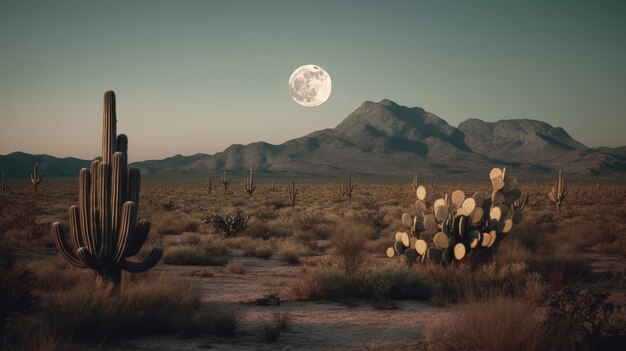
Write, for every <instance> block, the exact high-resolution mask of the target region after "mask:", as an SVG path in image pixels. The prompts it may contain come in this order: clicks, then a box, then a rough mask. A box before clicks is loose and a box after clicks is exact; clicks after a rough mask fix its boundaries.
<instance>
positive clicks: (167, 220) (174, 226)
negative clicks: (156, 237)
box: [150, 211, 201, 236]
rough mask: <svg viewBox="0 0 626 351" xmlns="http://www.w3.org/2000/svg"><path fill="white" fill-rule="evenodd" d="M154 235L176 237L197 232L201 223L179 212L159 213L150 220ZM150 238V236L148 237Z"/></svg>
mask: <svg viewBox="0 0 626 351" xmlns="http://www.w3.org/2000/svg"><path fill="white" fill-rule="evenodd" d="M150 223H151V224H152V227H153V228H155V229H154V231H155V232H156V234H160V235H178V234H182V233H186V232H195V231H197V230H198V227H199V226H200V224H201V222H200V221H199V220H198V219H196V218H193V217H191V216H189V215H188V214H186V213H184V212H181V211H167V212H160V213H158V214H157V215H153V216H152V217H151V219H150ZM150 236H152V235H150Z"/></svg>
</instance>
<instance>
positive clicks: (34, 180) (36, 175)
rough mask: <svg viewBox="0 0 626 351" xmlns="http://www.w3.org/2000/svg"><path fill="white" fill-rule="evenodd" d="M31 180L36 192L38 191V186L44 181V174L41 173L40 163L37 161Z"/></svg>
mask: <svg viewBox="0 0 626 351" xmlns="http://www.w3.org/2000/svg"><path fill="white" fill-rule="evenodd" d="M30 181H31V183H33V188H34V190H35V194H36V193H37V188H38V187H39V183H41V182H42V181H43V174H41V173H39V163H38V162H35V166H34V167H33V173H31V174H30Z"/></svg>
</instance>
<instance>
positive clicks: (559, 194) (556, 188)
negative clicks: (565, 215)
mask: <svg viewBox="0 0 626 351" xmlns="http://www.w3.org/2000/svg"><path fill="white" fill-rule="evenodd" d="M548 196H550V200H552V202H554V204H555V205H556V214H557V215H558V214H559V212H560V210H561V203H563V200H565V197H566V196H567V189H566V188H565V180H563V173H562V172H561V171H560V170H559V175H558V176H556V177H554V180H553V182H552V188H551V189H550V190H549V191H548Z"/></svg>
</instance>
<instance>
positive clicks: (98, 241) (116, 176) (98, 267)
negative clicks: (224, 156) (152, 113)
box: [52, 91, 163, 290]
mask: <svg viewBox="0 0 626 351" xmlns="http://www.w3.org/2000/svg"><path fill="white" fill-rule="evenodd" d="M116 122H117V121H116V114H115V94H114V93H113V91H107V92H106V93H105V94H104V123H103V131H102V161H97V160H96V161H93V162H92V163H91V167H90V169H86V168H83V169H81V171H80V178H79V203H78V205H74V206H72V207H70V209H69V217H70V232H71V243H70V242H68V241H67V240H66V238H65V233H64V230H63V227H62V226H61V224H60V223H59V222H55V223H53V224H52V233H53V236H54V239H55V244H56V246H57V249H58V250H59V252H60V253H61V254H62V256H63V257H65V258H66V259H67V260H68V261H69V262H70V263H72V264H73V265H75V266H77V267H80V268H90V269H93V270H94V271H95V275H96V286H99V287H102V286H105V285H112V286H113V288H114V290H117V289H118V288H119V285H120V283H121V271H122V270H125V271H127V272H130V273H139V272H144V271H147V270H148V269H150V268H152V267H154V265H156V264H157V263H158V262H159V260H160V259H161V256H162V255H163V251H162V250H161V249H160V248H153V249H152V251H151V252H150V254H149V255H148V256H147V258H146V259H145V260H144V261H143V262H134V261H129V260H127V258H129V257H132V256H135V255H137V253H139V250H140V249H141V247H142V246H143V244H144V243H145V241H146V238H147V237H148V233H149V232H150V222H148V221H147V220H144V219H142V220H139V221H138V220H137V210H138V208H139V189H140V178H141V173H140V172H139V170H138V169H136V168H130V169H128V156H127V151H128V138H127V137H126V135H124V134H120V135H116Z"/></svg>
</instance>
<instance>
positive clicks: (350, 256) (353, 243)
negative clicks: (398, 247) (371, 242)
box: [331, 221, 376, 274]
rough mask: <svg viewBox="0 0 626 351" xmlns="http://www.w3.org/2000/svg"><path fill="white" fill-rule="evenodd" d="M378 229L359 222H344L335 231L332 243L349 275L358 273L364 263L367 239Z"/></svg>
mask: <svg viewBox="0 0 626 351" xmlns="http://www.w3.org/2000/svg"><path fill="white" fill-rule="evenodd" d="M375 232H376V229H375V228H373V227H372V226H370V225H367V224H363V223H359V222H353V221H350V222H342V223H340V224H339V225H338V226H337V227H336V228H335V230H334V232H333V235H332V237H331V243H332V245H333V247H334V248H335V252H336V254H337V255H338V256H339V258H340V260H341V266H342V268H343V269H344V270H345V271H346V272H347V273H349V274H352V273H354V272H356V271H357V270H358V269H359V267H360V266H361V264H362V263H363V248H364V247H365V243H366V241H367V238H368V237H370V236H373V235H372V233H375Z"/></svg>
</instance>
